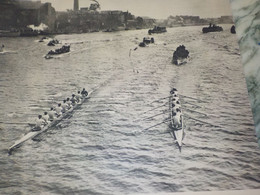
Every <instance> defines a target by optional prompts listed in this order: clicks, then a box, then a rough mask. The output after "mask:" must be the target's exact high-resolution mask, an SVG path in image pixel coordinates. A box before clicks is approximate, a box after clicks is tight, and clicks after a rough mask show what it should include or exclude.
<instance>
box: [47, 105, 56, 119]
mask: <svg viewBox="0 0 260 195" xmlns="http://www.w3.org/2000/svg"><path fill="white" fill-rule="evenodd" d="M48 115H49V120H50V121H53V120H54V118H55V111H54V110H53V108H51V109H50V111H49V112H48Z"/></svg>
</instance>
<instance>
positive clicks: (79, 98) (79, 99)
mask: <svg viewBox="0 0 260 195" xmlns="http://www.w3.org/2000/svg"><path fill="white" fill-rule="evenodd" d="M76 99H77V102H80V101H81V99H82V95H81V93H80V91H78V93H77V95H76Z"/></svg>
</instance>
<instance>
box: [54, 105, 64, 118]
mask: <svg viewBox="0 0 260 195" xmlns="http://www.w3.org/2000/svg"><path fill="white" fill-rule="evenodd" d="M55 111H56V115H57V117H59V116H61V115H62V112H61V111H62V107H61V104H58V106H57V107H56V108H55Z"/></svg>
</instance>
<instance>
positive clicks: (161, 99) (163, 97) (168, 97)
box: [150, 96, 170, 104]
mask: <svg viewBox="0 0 260 195" xmlns="http://www.w3.org/2000/svg"><path fill="white" fill-rule="evenodd" d="M169 97H170V96H167V97H163V98H160V99H158V100H155V101H153V102H151V103H150V104H152V103H154V102H158V101H160V100H164V99H167V98H169Z"/></svg>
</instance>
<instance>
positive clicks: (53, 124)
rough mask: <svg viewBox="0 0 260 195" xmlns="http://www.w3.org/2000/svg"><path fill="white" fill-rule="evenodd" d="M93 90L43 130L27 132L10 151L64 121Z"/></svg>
mask: <svg viewBox="0 0 260 195" xmlns="http://www.w3.org/2000/svg"><path fill="white" fill-rule="evenodd" d="M91 93H92V92H90V93H89V94H88V96H87V97H85V98H83V99H82V100H81V102H80V103H78V104H76V105H75V106H74V107H72V108H71V109H70V110H68V111H67V112H65V113H64V114H63V115H61V116H60V117H58V118H55V119H54V120H53V121H52V122H51V123H49V124H47V125H46V126H44V127H42V129H41V130H39V131H30V132H29V133H27V134H25V135H24V136H23V137H21V138H20V139H19V140H17V141H16V142H15V143H14V144H13V145H12V146H10V147H9V148H8V153H9V154H11V153H12V152H13V150H15V149H16V148H19V147H20V146H21V145H22V144H23V143H24V142H26V141H28V140H30V139H33V138H34V137H36V136H38V135H40V134H41V133H43V132H45V131H47V130H48V129H50V128H51V127H54V126H55V125H57V124H58V123H59V122H60V121H62V120H63V119H65V118H68V117H69V116H70V115H71V114H72V112H73V111H74V110H75V109H77V108H78V107H80V106H81V105H82V104H83V103H84V102H85V100H87V99H89V95H90V94H91Z"/></svg>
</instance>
